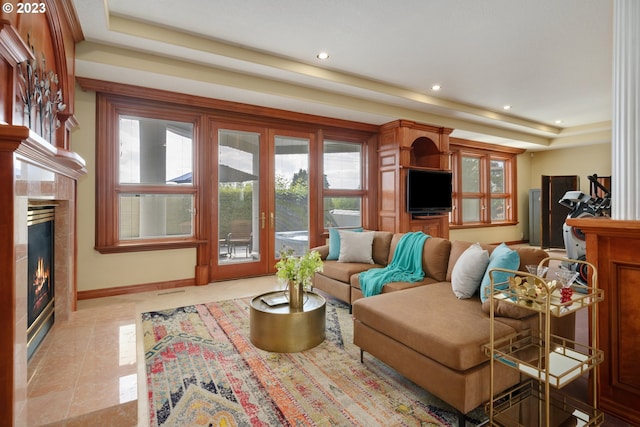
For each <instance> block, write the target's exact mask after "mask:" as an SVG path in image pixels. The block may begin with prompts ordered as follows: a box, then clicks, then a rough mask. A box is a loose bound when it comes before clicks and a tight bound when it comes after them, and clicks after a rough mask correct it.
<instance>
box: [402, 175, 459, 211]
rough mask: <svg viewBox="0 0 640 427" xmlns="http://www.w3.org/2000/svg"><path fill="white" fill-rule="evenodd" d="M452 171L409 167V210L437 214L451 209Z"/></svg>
mask: <svg viewBox="0 0 640 427" xmlns="http://www.w3.org/2000/svg"><path fill="white" fill-rule="evenodd" d="M451 178H452V175H451V172H449V171H435V170H422V169H408V173H407V212H409V213H412V214H423V215H437V214H443V213H447V212H450V211H451V191H452V186H451Z"/></svg>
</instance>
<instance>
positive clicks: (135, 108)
mask: <svg viewBox="0 0 640 427" xmlns="http://www.w3.org/2000/svg"><path fill="white" fill-rule="evenodd" d="M98 116H99V117H100V120H99V121H98V126H97V128H98V129H97V130H98V132H97V139H98V141H97V158H96V160H97V164H96V168H97V195H96V196H97V197H96V209H97V215H96V218H97V224H96V249H97V250H98V251H100V252H103V253H107V252H120V251H126V250H149V249H160V248H167V247H176V248H179V247H189V246H195V244H196V243H195V233H194V230H195V227H194V224H195V213H196V210H195V207H196V196H197V186H196V185H195V182H196V180H195V179H194V178H195V173H194V172H195V168H194V165H195V161H194V160H195V147H196V144H195V135H196V133H197V127H198V121H199V116H198V115H194V114H192V113H188V112H181V111H179V109H178V111H175V110H171V111H170V110H169V109H167V108H166V107H165V108H162V107H161V106H159V105H158V104H154V103H149V104H144V103H143V104H142V105H141V104H133V103H128V102H120V99H118V98H115V99H110V98H109V97H108V96H101V95H99V102H98Z"/></svg>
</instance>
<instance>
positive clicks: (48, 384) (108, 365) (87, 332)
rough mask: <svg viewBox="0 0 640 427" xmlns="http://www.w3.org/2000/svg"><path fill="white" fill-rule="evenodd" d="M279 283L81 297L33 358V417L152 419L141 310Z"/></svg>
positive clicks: (54, 420) (117, 422)
mask: <svg viewBox="0 0 640 427" xmlns="http://www.w3.org/2000/svg"><path fill="white" fill-rule="evenodd" d="M277 288H279V285H278V282H277V279H275V278H274V277H273V276H268V277H260V278H250V279H241V280H231V281H225V282H219V283H212V284H209V285H206V286H198V287H186V288H179V289H172V290H162V291H153V292H143V293H136V294H130V295H121V296H114V297H107V298H97V299H92V300H85V301H79V302H78V310H77V311H76V312H74V313H72V315H71V316H70V319H69V320H68V321H64V322H63V321H59V322H57V323H55V324H54V327H53V328H52V330H51V331H50V333H49V334H48V335H47V337H46V338H45V340H44V341H43V343H42V344H41V346H40V347H39V348H38V350H37V351H36V353H35V354H34V356H33V358H32V359H31V361H30V362H29V369H28V371H29V372H28V375H29V384H28V389H27V392H28V400H27V421H28V425H29V426H43V425H50V426H55V427H62V426H68V427H70V426H76V425H77V426H86V425H92V426H98V425H104V426H135V425H139V426H145V425H147V422H146V420H147V406H146V400H145V399H141V401H140V402H138V400H137V399H138V396H145V395H146V384H145V382H144V378H145V371H144V359H143V356H142V355H143V350H142V342H141V341H140V342H138V341H137V340H136V337H137V336H141V334H138V333H137V331H138V328H140V313H143V312H146V311H151V310H161V309H166V308H174V307H181V306H185V305H190V304H197V303H203V302H211V301H219V300H224V299H231V298H242V297H247V296H252V295H258V294H260V293H263V292H267V291H269V290H273V289H277ZM137 355H141V356H140V357H137ZM137 361H140V363H138V362H137ZM138 420H140V421H139V422H138Z"/></svg>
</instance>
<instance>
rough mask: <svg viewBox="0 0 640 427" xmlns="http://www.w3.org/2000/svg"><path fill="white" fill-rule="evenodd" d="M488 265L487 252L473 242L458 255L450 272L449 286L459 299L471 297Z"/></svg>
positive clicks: (478, 286)
mask: <svg viewBox="0 0 640 427" xmlns="http://www.w3.org/2000/svg"><path fill="white" fill-rule="evenodd" d="M488 265H489V252H488V251H486V250H485V249H482V247H481V246H480V244H478V243H474V244H473V245H471V246H469V247H468V248H467V250H466V251H464V252H463V253H462V255H460V258H458V261H456V264H455V265H454V266H453V271H452V272H451V288H452V289H453V293H454V294H455V295H456V297H458V298H459V299H464V298H471V297H472V296H473V295H474V294H475V293H476V291H477V290H478V288H480V283H481V282H482V278H483V277H484V272H485V271H486V270H487V266H488Z"/></svg>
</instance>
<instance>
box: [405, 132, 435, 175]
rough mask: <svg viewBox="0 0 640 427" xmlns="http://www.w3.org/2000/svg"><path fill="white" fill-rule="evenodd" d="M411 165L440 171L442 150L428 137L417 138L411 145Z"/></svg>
mask: <svg viewBox="0 0 640 427" xmlns="http://www.w3.org/2000/svg"><path fill="white" fill-rule="evenodd" d="M409 165H410V166H417V167H421V168H432V169H440V149H439V148H438V146H437V145H436V143H435V142H434V141H433V140H431V139H430V138H427V137H426V136H422V137H420V138H417V139H416V140H415V141H413V143H412V144H411V152H410V154H409Z"/></svg>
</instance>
